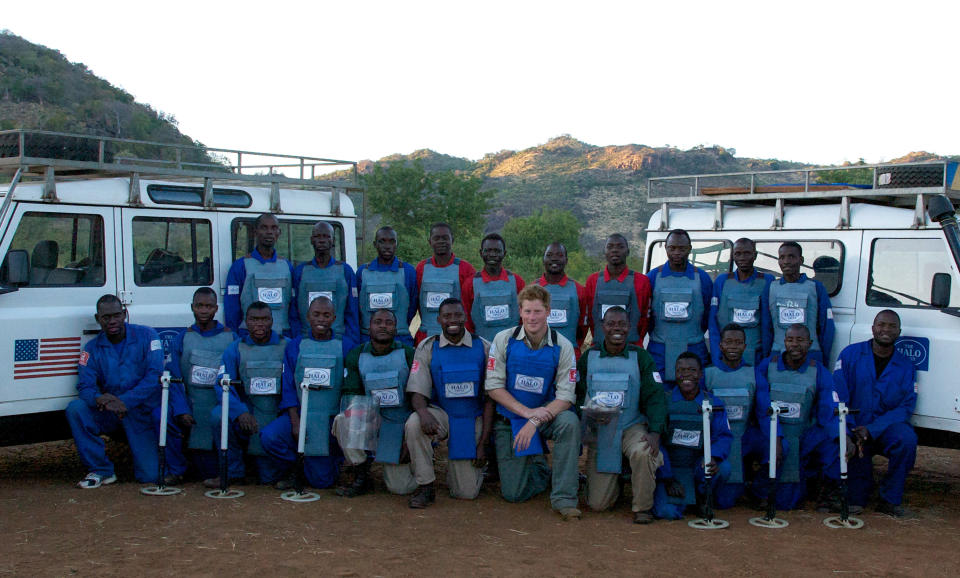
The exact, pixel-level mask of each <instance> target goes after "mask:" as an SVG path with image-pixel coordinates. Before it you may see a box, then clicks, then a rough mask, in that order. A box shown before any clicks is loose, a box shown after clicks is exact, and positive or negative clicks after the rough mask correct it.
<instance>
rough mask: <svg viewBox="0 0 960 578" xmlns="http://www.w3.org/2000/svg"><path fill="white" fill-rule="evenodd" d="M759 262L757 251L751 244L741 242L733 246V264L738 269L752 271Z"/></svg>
mask: <svg viewBox="0 0 960 578" xmlns="http://www.w3.org/2000/svg"><path fill="white" fill-rule="evenodd" d="M756 260H757V250H756V249H755V248H754V247H753V245H752V244H750V243H745V242H742V241H741V242H739V243H735V244H734V245H733V262H734V263H736V265H737V269H752V268H753V263H754V261H756Z"/></svg>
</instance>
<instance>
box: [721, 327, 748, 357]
mask: <svg viewBox="0 0 960 578" xmlns="http://www.w3.org/2000/svg"><path fill="white" fill-rule="evenodd" d="M746 349H747V342H746V340H744V338H743V333H741V332H739V331H726V332H725V333H724V334H723V337H721V338H720V353H721V354H723V359H724V360H725V361H729V362H730V364H731V365H737V364H738V363H740V360H741V359H743V352H744V351H745V350H746Z"/></svg>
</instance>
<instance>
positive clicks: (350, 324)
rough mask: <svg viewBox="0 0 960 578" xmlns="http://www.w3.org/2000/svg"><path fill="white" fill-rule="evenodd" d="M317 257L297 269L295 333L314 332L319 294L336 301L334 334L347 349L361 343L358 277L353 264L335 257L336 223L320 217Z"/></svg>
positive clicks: (315, 244)
mask: <svg viewBox="0 0 960 578" xmlns="http://www.w3.org/2000/svg"><path fill="white" fill-rule="evenodd" d="M310 244H311V245H313V255H314V256H313V259H312V260H310V261H307V262H306V263H301V264H300V265H298V266H297V268H296V269H294V270H293V286H294V287H296V289H297V298H296V299H294V300H293V302H291V304H290V327H291V328H292V330H291V334H292V336H293V337H296V336H297V335H309V334H310V331H311V329H310V322H309V320H308V319H307V311H308V310H309V308H310V303H312V302H313V300H314V299H316V298H317V297H321V296H322V297H327V298H328V299H330V300H331V301H333V307H334V315H336V321H335V324H334V326H333V334H334V335H335V336H336V338H337V339H339V340H341V341H344V342H345V343H346V344H347V345H346V347H347V351H349V350H350V349H353V347H354V346H355V345H357V344H358V343H360V321H359V318H358V314H357V294H358V293H357V277H356V275H355V274H354V273H353V268H352V267H350V265H348V264H347V263H344V262H343V261H337V260H336V259H334V258H333V246H334V234H333V225H331V224H330V223H328V222H326V221H319V222H317V224H316V225H314V226H313V232H312V233H311V234H310Z"/></svg>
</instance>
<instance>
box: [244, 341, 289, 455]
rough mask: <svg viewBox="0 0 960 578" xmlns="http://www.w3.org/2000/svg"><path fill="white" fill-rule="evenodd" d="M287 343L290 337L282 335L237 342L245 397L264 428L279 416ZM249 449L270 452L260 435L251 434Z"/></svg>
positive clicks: (257, 452) (254, 452) (249, 450)
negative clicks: (270, 342) (261, 341)
mask: <svg viewBox="0 0 960 578" xmlns="http://www.w3.org/2000/svg"><path fill="white" fill-rule="evenodd" d="M286 346H287V340H286V339H285V338H283V337H281V338H280V339H279V340H278V342H277V343H276V344H274V345H250V344H249V343H245V342H241V343H240V344H239V345H238V350H239V353H240V364H239V365H240V381H242V382H243V390H244V393H245V394H246V400H245V401H246V402H247V404H248V405H249V406H250V410H251V412H252V413H253V417H255V418H257V425H259V426H260V429H261V430H262V429H263V428H265V427H267V425H269V424H270V422H272V421H273V420H274V419H276V418H277V406H278V405H279V404H280V394H281V391H280V386H281V382H282V378H283V351H284V349H285V348H286ZM247 453H248V454H250V455H253V456H264V455H267V454H266V452H265V451H264V449H263V446H262V445H261V444H260V436H259V435H256V434H255V435H252V436H250V444H249V445H248V446H247Z"/></svg>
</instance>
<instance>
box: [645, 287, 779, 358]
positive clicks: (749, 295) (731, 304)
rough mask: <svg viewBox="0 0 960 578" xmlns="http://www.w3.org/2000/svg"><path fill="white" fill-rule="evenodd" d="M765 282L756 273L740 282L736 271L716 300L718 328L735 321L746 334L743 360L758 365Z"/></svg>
mask: <svg viewBox="0 0 960 578" xmlns="http://www.w3.org/2000/svg"><path fill="white" fill-rule="evenodd" d="M658 282H659V279H658ZM766 283H767V282H766V279H764V278H763V276H762V275H756V276H755V277H754V278H753V279H752V280H751V281H749V282H747V283H741V282H740V281H738V280H737V273H736V271H734V272H733V273H731V274H730V276H729V277H728V278H727V280H726V282H724V284H723V291H722V293H721V294H720V297H719V299H718V303H717V325H719V328H720V329H723V327H724V326H725V325H727V324H728V323H736V324H737V325H739V326H740V327H742V328H743V332H744V333H745V334H746V342H747V348H746V349H745V350H744V352H743V362H744V363H745V364H747V365H755V363H756V361H757V359H756V354H757V350H758V349H760V348H761V346H762V343H761V341H762V340H761V335H760V315H761V311H760V296H761V294H762V293H763V289H764V287H766Z"/></svg>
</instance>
